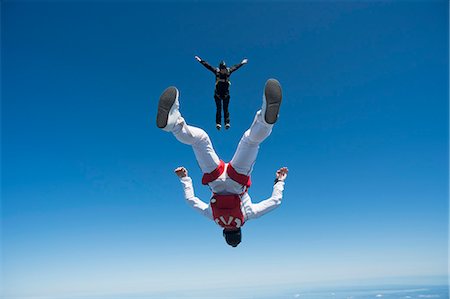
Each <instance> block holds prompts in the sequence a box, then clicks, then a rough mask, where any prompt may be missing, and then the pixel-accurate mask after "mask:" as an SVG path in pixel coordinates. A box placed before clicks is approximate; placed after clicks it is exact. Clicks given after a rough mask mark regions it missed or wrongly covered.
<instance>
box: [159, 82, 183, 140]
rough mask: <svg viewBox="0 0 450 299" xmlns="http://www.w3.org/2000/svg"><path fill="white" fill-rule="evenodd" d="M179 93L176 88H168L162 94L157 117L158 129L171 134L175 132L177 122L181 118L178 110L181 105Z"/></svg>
mask: <svg viewBox="0 0 450 299" xmlns="http://www.w3.org/2000/svg"><path fill="white" fill-rule="evenodd" d="M178 96H179V92H178V89H177V88H176V87H174V86H170V87H168V88H167V89H166V90H164V92H163V93H162V94H161V96H160V98H159V103H158V114H157V116H156V125H157V127H158V128H160V129H162V130H164V131H168V132H171V131H173V129H174V127H175V125H176V124H177V120H178V119H179V118H181V114H180V111H179V110H178V109H179V107H180V104H179V102H178Z"/></svg>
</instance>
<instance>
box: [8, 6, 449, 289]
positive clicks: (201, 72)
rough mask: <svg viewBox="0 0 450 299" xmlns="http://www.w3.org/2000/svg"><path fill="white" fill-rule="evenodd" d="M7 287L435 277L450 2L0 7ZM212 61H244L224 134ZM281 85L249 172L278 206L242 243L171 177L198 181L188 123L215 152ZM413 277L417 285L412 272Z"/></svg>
mask: <svg viewBox="0 0 450 299" xmlns="http://www.w3.org/2000/svg"><path fill="white" fill-rule="evenodd" d="M1 8H2V18H1V19H2V20H1V22H2V23H1V24H2V32H1V33H2V68H1V70H2V206H1V208H2V264H3V266H2V270H3V272H2V278H3V291H4V294H5V295H7V296H24V295H43V296H50V295H58V296H59V295H73V294H119V293H133V292H138V293H139V292H142V293H152V292H164V291H167V290H189V289H204V288H205V286H207V288H209V289H214V288H220V287H223V285H224V284H226V285H233V286H246V285H248V286H253V287H256V288H260V287H262V286H265V287H266V289H267V288H272V286H273V287H275V286H276V285H280V284H287V283H290V284H303V283H308V282H318V283H320V282H322V281H332V280H336V279H346V280H348V281H356V279H358V280H360V279H375V278H381V279H385V280H386V279H388V280H389V279H391V278H392V281H394V278H393V277H397V276H398V277H405V276H410V275H411V276H415V277H422V276H424V277H425V276H442V275H446V271H447V233H448V229H447V224H448V165H449V163H448V110H449V109H448V3H447V2H446V1H428V2H422V1H417V2H413V1H407V2H406V1H401V2H391V1H383V2H381V1H380V2H360V3H357V2H347V1H342V2H332V1H330V2H320V3H313V2H299V3H282V4H277V3H272V2H264V3H263V2H245V3H227V4H225V3H224V2H217V3H212V2H211V3H209V2H198V1H196V2H172V3H167V4H163V3H154V2H131V3H128V2H127V3H125V2H119V1H117V2H114V3H107V2H102V1H98V2H94V1H84V2H76V1H74V2H61V3H57V2H53V1H49V2H38V1H3V2H2V6H1ZM194 55H199V56H201V57H202V58H204V59H206V60H207V61H209V62H210V63H211V64H217V63H218V62H219V61H220V60H222V59H224V60H225V61H226V62H227V63H228V64H234V63H238V62H239V61H240V60H241V59H242V58H244V57H246V58H248V59H249V63H248V64H247V65H245V66H244V67H243V68H241V69H240V70H238V71H237V72H236V73H234V74H233V76H232V86H231V103H230V113H231V124H232V128H231V129H230V130H229V131H222V132H217V131H216V130H215V128H214V109H215V105H214V101H213V97H212V96H213V88H214V86H213V85H214V77H213V75H212V74H211V73H209V72H208V71H207V70H206V69H204V68H203V67H202V66H201V65H200V64H198V63H197V62H196V61H195V60H194ZM271 77H274V78H277V79H278V80H279V81H280V82H281V84H282V87H283V93H284V102H283V106H282V108H281V113H280V119H279V121H278V122H277V124H276V125H275V127H274V130H273V133H272V135H271V136H270V137H269V138H268V139H267V140H266V141H265V142H264V143H263V144H262V146H261V150H260V154H259V156H258V160H257V163H256V165H255V168H254V172H253V177H252V181H253V185H252V187H251V189H250V195H251V196H252V198H253V200H254V201H259V200H262V199H265V198H267V197H268V196H270V194H271V190H272V182H273V177H274V172H275V170H276V169H277V168H279V167H281V166H288V167H289V169H290V174H289V177H288V180H287V182H286V189H285V193H284V199H283V204H282V206H281V207H280V208H279V209H277V210H275V211H274V212H272V213H270V214H268V215H266V216H265V217H263V218H260V219H258V220H255V221H252V222H249V223H247V224H246V226H245V228H244V231H243V243H242V244H241V245H240V246H239V247H238V248H236V249H233V248H230V247H229V246H227V245H226V244H225V242H224V241H223V238H222V236H221V231H220V229H219V228H218V227H216V226H215V225H214V223H213V222H209V221H208V220H207V219H206V218H202V217H201V216H200V215H198V214H196V213H195V211H192V210H190V209H189V207H188V206H187V205H186V204H185V203H184V202H183V196H182V189H181V185H180V184H179V183H178V180H177V178H176V177H175V176H174V175H173V173H172V170H173V169H174V168H175V167H177V166H180V165H184V166H186V167H187V168H188V169H189V172H190V174H191V176H192V177H193V179H194V186H195V189H196V193H197V195H198V196H199V197H200V198H202V199H203V200H207V199H208V197H209V190H208V189H207V188H205V187H203V186H201V184H200V178H201V173H200V170H199V169H198V166H197V163H196V161H195V158H194V155H193V153H192V151H191V149H190V148H189V147H187V146H185V145H182V144H179V143H178V142H177V141H176V140H175V139H174V138H173V136H171V134H168V133H165V132H162V131H160V130H158V129H157V128H156V126H155V116H156V109H157V101H158V99H159V95H160V93H161V92H162V91H163V90H164V89H165V88H166V87H167V86H169V85H175V86H177V87H178V88H179V90H180V91H181V98H180V102H181V111H182V113H183V116H184V117H185V119H186V120H187V121H188V122H189V123H191V124H193V125H196V126H200V127H202V128H204V129H205V130H206V131H207V132H208V133H209V134H210V137H211V139H212V141H213V143H214V146H215V148H216V151H217V152H218V154H219V155H220V156H221V158H222V159H224V160H226V161H227V160H229V159H231V157H232V155H233V153H234V150H235V148H236V145H237V143H238V141H239V139H240V136H241V134H242V133H243V132H244V131H245V130H246V129H247V128H248V126H249V125H250V123H251V121H252V119H253V116H254V113H255V112H256V111H257V110H258V108H259V107H260V105H261V95H262V88H263V85H264V82H265V81H266V80H267V79H268V78H271ZM418 281H420V279H419V280H418Z"/></svg>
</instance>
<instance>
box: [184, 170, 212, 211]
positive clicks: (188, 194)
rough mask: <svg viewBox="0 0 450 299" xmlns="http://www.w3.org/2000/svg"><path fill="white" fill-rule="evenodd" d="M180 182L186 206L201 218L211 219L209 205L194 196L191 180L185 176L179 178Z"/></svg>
mask: <svg viewBox="0 0 450 299" xmlns="http://www.w3.org/2000/svg"><path fill="white" fill-rule="evenodd" d="M180 182H181V184H182V185H183V191H184V198H185V199H186V202H187V204H188V205H189V206H191V207H192V208H194V210H196V211H198V212H199V213H200V214H202V215H203V216H205V217H207V218H209V219H213V216H212V212H211V208H210V207H209V205H208V204H207V203H205V202H204V201H202V200H201V199H200V198H198V197H196V196H195V194H194V187H193V186H192V179H191V178H190V177H188V176H187V177H183V178H180Z"/></svg>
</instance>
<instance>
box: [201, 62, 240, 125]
mask: <svg viewBox="0 0 450 299" xmlns="http://www.w3.org/2000/svg"><path fill="white" fill-rule="evenodd" d="M200 63H201V64H203V66H205V67H206V68H207V69H208V70H210V71H211V72H213V73H214V75H216V88H215V89H214V100H216V124H221V123H222V102H223V117H224V118H225V124H229V123H230V113H229V112H228V104H229V103H230V84H231V83H230V75H231V73H232V72H234V71H235V70H237V69H238V68H240V67H241V66H243V65H244V64H243V63H238V64H236V65H233V66H232V67H230V68H226V69H224V71H222V72H221V71H220V69H219V68H215V67H212V66H211V65H210V64H209V63H208V62H206V61H204V60H202V61H200Z"/></svg>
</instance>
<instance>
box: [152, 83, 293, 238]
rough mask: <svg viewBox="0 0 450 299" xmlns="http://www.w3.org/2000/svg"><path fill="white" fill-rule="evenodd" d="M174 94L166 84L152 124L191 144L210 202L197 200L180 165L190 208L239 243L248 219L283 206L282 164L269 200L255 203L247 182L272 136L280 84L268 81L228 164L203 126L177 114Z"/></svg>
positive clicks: (185, 171) (284, 175)
mask: <svg viewBox="0 0 450 299" xmlns="http://www.w3.org/2000/svg"><path fill="white" fill-rule="evenodd" d="M178 97H179V92H178V89H177V88H175V87H169V88H167V89H166V90H165V91H164V92H163V93H162V95H161V97H160V100H159V104H158V114H157V118H156V124H157V126H158V127H159V128H160V129H162V130H165V131H168V132H172V134H173V135H174V136H175V138H176V139H178V140H179V141H180V142H182V143H184V144H188V145H191V146H192V149H193V150H194V154H195V156H196V158H197V162H198V164H199V166H200V168H201V170H202V172H203V178H202V184H203V185H208V186H209V188H210V189H211V191H212V193H213V194H212V197H211V200H210V203H209V204H207V203H205V202H203V201H201V200H200V199H199V198H197V197H196V196H195V195H194V189H193V186H192V179H191V178H190V177H189V176H188V173H187V170H186V169H185V168H184V167H178V168H177V169H175V173H176V174H177V175H178V177H179V178H180V181H181V183H182V185H183V188H184V195H185V199H186V201H187V203H188V204H189V205H191V206H192V207H193V208H194V209H196V210H198V211H199V212H200V213H201V214H203V215H205V216H206V217H208V218H210V219H212V220H214V221H215V222H216V223H217V224H218V225H220V226H221V227H222V228H223V236H224V238H225V240H226V242H227V243H228V244H229V245H230V246H233V247H236V246H237V245H238V244H239V243H240V242H241V237H242V236H241V227H242V226H243V225H244V223H245V222H246V221H247V220H250V219H254V218H258V217H260V216H262V215H263V214H265V213H267V212H269V211H271V210H273V209H275V208H276V207H278V206H279V205H280V204H281V199H282V196H283V190H284V181H285V179H286V177H287V173H288V169H287V168H286V167H282V168H280V169H279V170H278V171H277V172H276V179H275V183H274V186H273V192H272V196H271V197H270V198H268V199H266V200H263V201H261V202H259V203H255V204H254V203H252V201H251V199H250V196H249V195H248V192H247V190H248V188H249V187H250V185H251V180H250V175H251V173H252V170H253V165H254V163H255V161H256V157H257V155H258V150H259V145H260V144H261V142H263V141H264V140H265V139H266V138H267V137H268V136H269V135H270V133H271V132H272V127H273V125H274V124H275V122H276V121H277V119H278V112H279V109H280V105H281V99H282V94H281V86H280V84H279V82H278V81H277V80H274V79H270V80H268V81H267V83H266V85H265V90H264V95H263V103H262V108H261V110H259V111H258V112H257V113H256V116H255V118H254V120H253V123H252V125H251V126H250V128H249V129H248V130H247V131H246V132H245V133H244V135H243V136H242V138H241V141H240V142H239V145H238V147H237V150H236V153H235V154H234V156H233V158H232V159H231V161H230V162H229V163H224V162H223V161H222V160H220V159H219V157H218V156H217V154H216V152H215V151H214V148H213V146H212V143H211V140H210V138H209V136H208V135H207V133H206V132H205V131H204V130H202V129H200V128H196V127H193V126H190V125H188V124H187V123H186V121H185V120H184V118H183V117H182V116H181V114H180V112H179V102H178Z"/></svg>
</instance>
